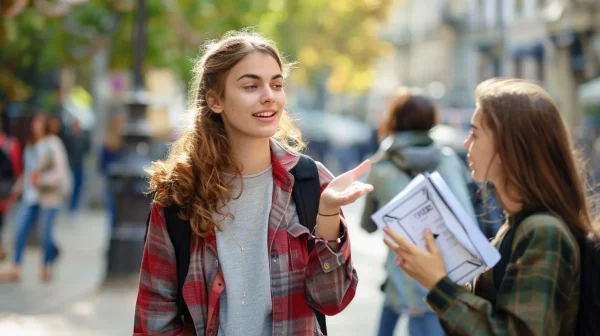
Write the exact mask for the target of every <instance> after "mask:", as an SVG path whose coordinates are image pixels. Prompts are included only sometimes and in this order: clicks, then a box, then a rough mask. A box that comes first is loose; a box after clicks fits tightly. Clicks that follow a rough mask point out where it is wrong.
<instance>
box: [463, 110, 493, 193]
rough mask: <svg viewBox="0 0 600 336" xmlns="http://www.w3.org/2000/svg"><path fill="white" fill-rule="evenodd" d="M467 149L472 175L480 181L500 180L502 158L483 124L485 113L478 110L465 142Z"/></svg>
mask: <svg viewBox="0 0 600 336" xmlns="http://www.w3.org/2000/svg"><path fill="white" fill-rule="evenodd" d="M464 144H465V148H466V149H467V150H468V151H469V152H468V154H467V159H468V161H469V168H470V169H471V175H472V176H473V178H474V179H475V180H478V181H484V180H485V181H491V182H493V183H494V184H496V183H497V182H499V180H500V177H501V176H500V172H501V169H500V158H499V157H498V154H497V152H496V149H495V145H494V138H493V134H492V132H491V130H489V128H487V127H486V126H485V123H484V122H483V113H482V112H481V109H479V108H477V110H475V113H474V114H473V118H472V119H471V131H470V132H469V137H468V138H467V140H465V143H464Z"/></svg>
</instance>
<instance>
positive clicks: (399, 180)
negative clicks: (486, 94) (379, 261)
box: [361, 88, 475, 336]
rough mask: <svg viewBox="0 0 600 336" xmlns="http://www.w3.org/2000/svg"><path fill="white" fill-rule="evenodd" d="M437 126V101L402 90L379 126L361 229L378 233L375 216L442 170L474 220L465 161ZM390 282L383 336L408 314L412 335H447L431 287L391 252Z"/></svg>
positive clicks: (381, 327)
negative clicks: (437, 136)
mask: <svg viewBox="0 0 600 336" xmlns="http://www.w3.org/2000/svg"><path fill="white" fill-rule="evenodd" d="M437 122H438V111H437V109H436V107H435V105H434V103H433V101H432V100H431V99H430V98H428V97H427V96H425V95H424V94H423V93H422V92H421V91H419V90H416V89H408V88H400V89H399V90H398V91H397V92H396V94H395V96H394V97H393V98H392V101H391V103H390V107H389V112H388V113H387V115H386V117H385V118H384V119H383V120H382V122H381V124H380V126H379V132H378V133H379V139H382V141H381V145H380V148H379V151H378V152H377V153H376V154H375V156H374V158H373V166H372V168H371V171H370V172H369V175H368V178H367V183H369V184H372V185H373V186H374V191H373V192H372V193H370V194H368V195H367V200H366V203H365V209H364V211H363V215H362V220H361V226H362V228H363V229H365V230H366V231H367V232H374V231H376V230H377V225H376V224H375V223H374V222H373V220H372V219H371V215H372V214H373V213H375V212H376V211H377V210H379V208H381V207H383V206H384V205H386V204H387V203H388V202H389V201H390V200H392V198H394V197H395V196H396V195H397V194H398V193H400V192H401V191H402V190H403V189H404V188H405V187H406V186H407V185H408V184H409V183H410V181H411V180H412V179H413V177H415V176H416V175H418V174H421V173H426V172H433V171H435V170H437V171H438V172H439V173H440V174H441V175H442V177H443V178H444V180H445V181H446V182H447V183H448V185H449V186H450V188H451V189H452V191H453V192H454V193H455V195H456V196H457V197H458V199H459V200H460V201H461V204H462V205H463V206H464V207H465V209H466V211H467V213H468V214H469V215H471V216H472V217H473V219H474V218H475V215H474V211H473V206H472V203H471V199H470V197H469V192H468V189H467V181H466V180H465V176H464V174H463V173H462V172H463V169H462V167H461V166H462V162H461V161H460V158H459V157H458V155H457V154H456V153H455V152H454V151H453V150H452V149H451V148H449V147H443V146H441V145H440V144H438V143H436V142H435V141H434V140H433V139H432V138H431V137H430V135H429V132H430V130H431V129H432V128H433V127H434V126H436V124H437ZM385 268H386V272H387V280H386V281H385V283H384V285H383V291H384V293H385V301H384V305H383V309H382V313H381V318H380V322H379V332H378V335H379V336H392V335H394V329H395V327H396V325H397V323H398V320H399V318H400V315H401V314H408V315H409V331H410V335H411V336H419V335H428V336H436V335H443V331H442V328H441V326H440V323H439V321H438V318H437V316H436V315H435V313H434V312H433V311H432V310H431V309H430V308H429V307H428V306H427V304H426V303H425V302H424V300H423V299H424V298H425V296H426V295H427V289H426V288H424V287H423V286H421V285H420V284H419V283H417V282H416V281H414V280H412V279H410V278H409V277H407V276H405V275H404V272H403V271H402V270H401V269H400V268H398V267H397V265H396V264H395V254H394V251H393V250H390V251H389V253H388V256H387V259H386V262H385Z"/></svg>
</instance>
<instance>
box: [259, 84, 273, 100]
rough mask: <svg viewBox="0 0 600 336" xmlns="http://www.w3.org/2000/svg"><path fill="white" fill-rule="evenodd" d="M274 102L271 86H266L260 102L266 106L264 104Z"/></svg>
mask: <svg viewBox="0 0 600 336" xmlns="http://www.w3.org/2000/svg"><path fill="white" fill-rule="evenodd" d="M274 100H275V94H274V92H273V89H272V88H271V86H269V85H266V87H265V90H264V92H263V96H262V99H261V102H262V103H263V104H266V103H272V102H273V101H274Z"/></svg>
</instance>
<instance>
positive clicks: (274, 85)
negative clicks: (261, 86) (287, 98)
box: [272, 84, 283, 90]
mask: <svg viewBox="0 0 600 336" xmlns="http://www.w3.org/2000/svg"><path fill="white" fill-rule="evenodd" d="M272 87H273V89H275V90H281V89H283V84H273V85H272Z"/></svg>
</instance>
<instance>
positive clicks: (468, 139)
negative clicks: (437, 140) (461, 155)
mask: <svg viewBox="0 0 600 336" xmlns="http://www.w3.org/2000/svg"><path fill="white" fill-rule="evenodd" d="M463 145H464V146H465V149H469V147H471V136H470V135H469V136H468V137H467V139H466V140H465V142H463Z"/></svg>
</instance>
